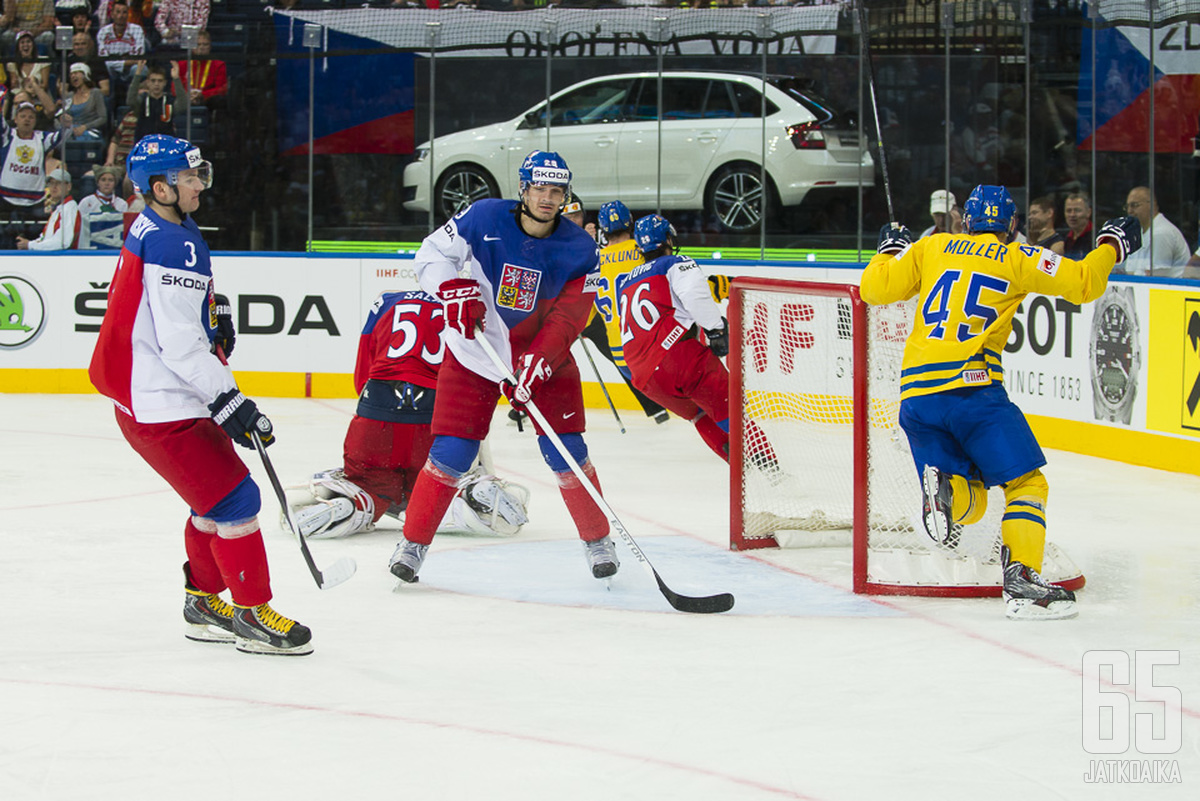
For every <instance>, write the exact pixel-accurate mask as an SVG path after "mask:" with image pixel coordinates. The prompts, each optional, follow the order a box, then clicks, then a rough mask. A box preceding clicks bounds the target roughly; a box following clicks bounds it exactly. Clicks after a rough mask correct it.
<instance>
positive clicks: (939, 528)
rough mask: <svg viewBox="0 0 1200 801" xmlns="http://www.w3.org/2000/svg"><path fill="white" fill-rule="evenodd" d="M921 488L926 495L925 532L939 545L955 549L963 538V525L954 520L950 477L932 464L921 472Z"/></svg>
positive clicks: (923, 518)
mask: <svg viewBox="0 0 1200 801" xmlns="http://www.w3.org/2000/svg"><path fill="white" fill-rule="evenodd" d="M921 490H922V492H923V493H924V496H925V503H924V507H923V514H922V516H921V519H922V520H923V521H924V523H925V533H926V534H928V535H929V538H930V539H931V540H933V541H934V542H936V543H937V544H938V545H941V546H944V547H946V548H950V549H952V550H953V549H954V548H957V547H958V543H959V541H960V540H961V539H962V526H960V525H959V524H957V523H955V522H954V515H953V513H952V512H951V508H952V502H953V497H952V495H951V492H952V490H951V485H950V477H949V476H948V475H946V474H945V473H943V472H942V471H941V470H939V469H937V468H936V467H934V466H933V465H931V464H927V465H925V470H924V471H922V473H921Z"/></svg>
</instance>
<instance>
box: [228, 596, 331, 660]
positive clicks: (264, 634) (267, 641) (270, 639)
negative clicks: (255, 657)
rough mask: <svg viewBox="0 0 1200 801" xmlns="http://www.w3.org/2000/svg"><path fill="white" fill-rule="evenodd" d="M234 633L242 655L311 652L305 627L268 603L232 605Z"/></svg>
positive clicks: (290, 654) (308, 634) (301, 653)
mask: <svg viewBox="0 0 1200 801" xmlns="http://www.w3.org/2000/svg"><path fill="white" fill-rule="evenodd" d="M233 633H234V634H235V635H237V649H238V650H239V651H241V652H242V653H245V654H275V655H278V656H304V655H305V654H311V653H312V651H313V647H312V642H311V640H312V632H311V631H309V629H308V626H302V625H300V624H299V623H297V622H296V621H294V620H291V619H289V618H286V617H284V616H283V615H281V614H279V613H278V612H276V611H275V610H274V609H272V608H271V607H270V605H269V604H259V605H258V606H235V607H234V616H233Z"/></svg>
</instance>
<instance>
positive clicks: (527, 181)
mask: <svg viewBox="0 0 1200 801" xmlns="http://www.w3.org/2000/svg"><path fill="white" fill-rule="evenodd" d="M517 180H518V181H519V183H520V188H519V190H518V193H519V194H521V195H524V194H525V190H526V189H528V188H529V187H530V186H532V185H534V184H539V185H544V184H552V185H555V186H561V187H562V188H563V190H564V191H565V192H566V194H567V195H568V196H569V195H570V194H571V168H570V167H568V166H567V160H566V159H564V158H563V157H562V156H560V155H558V154H557V153H555V152H554V151H552V150H535V151H533V152H532V153H530V154H529V155H528V156H526V157H525V161H524V162H522V163H521V167H520V168H519V169H518V170H517Z"/></svg>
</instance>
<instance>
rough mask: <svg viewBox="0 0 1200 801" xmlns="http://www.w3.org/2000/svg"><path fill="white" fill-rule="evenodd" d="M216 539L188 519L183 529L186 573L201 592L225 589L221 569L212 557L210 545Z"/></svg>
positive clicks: (215, 536) (214, 591)
mask: <svg viewBox="0 0 1200 801" xmlns="http://www.w3.org/2000/svg"><path fill="white" fill-rule="evenodd" d="M216 538H217V535H216V534H210V533H208V532H206V531H201V530H200V529H198V528H196V524H195V522H193V521H192V518H190V517H189V518H188V521H187V525H186V526H184V529H183V547H184V549H185V550H186V551H187V557H188V572H189V573H190V574H191V576H192V585H193V586H194V587H195V588H196V589H198V590H200V591H202V592H211V593H218V592H220V591H221V590H223V589H225V586H226V585H225V579H224V578H222V577H221V568H219V567H217V560H216V558H215V557H214V556H213V551H212V543H213V540H215V539H216Z"/></svg>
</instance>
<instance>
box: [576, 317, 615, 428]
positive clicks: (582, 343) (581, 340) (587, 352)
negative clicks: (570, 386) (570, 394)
mask: <svg viewBox="0 0 1200 801" xmlns="http://www.w3.org/2000/svg"><path fill="white" fill-rule="evenodd" d="M579 346H580V347H581V348H583V352H584V354H585V355H586V356H587V357H588V364H590V365H591V366H592V372H593V373H595V374H596V380H597V381H599V382H600V391H601V392H603V393H604V399H605V400H606V401H608V408H610V409H612V413H613V417H615V418H617V427H618V428H620V429H621V433H622V434H624V433H625V424H624V423H622V422H621V415H619V414H617V407H616V406H615V405H613V402H612V397H610V396H609V394H608V387H607V386H606V385H605V383H604V379H603V378H601V377H600V371H599V370H598V369H596V360H595V359H593V358H592V352H591V351H590V350H588V347H587V341H586V340H585V339H584V338H583V337H582V336H580V337H579Z"/></svg>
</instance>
